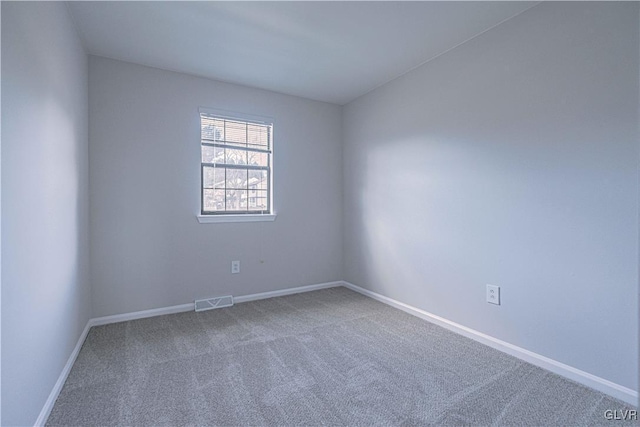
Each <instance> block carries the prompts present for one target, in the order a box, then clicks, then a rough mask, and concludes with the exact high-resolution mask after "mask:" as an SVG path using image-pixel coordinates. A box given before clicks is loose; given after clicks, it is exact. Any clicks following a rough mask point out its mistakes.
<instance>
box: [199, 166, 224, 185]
mask: <svg viewBox="0 0 640 427" xmlns="http://www.w3.org/2000/svg"><path fill="white" fill-rule="evenodd" d="M224 181H225V169H224V168H214V167H213V166H204V167H203V168H202V186H203V188H224V184H225V182H224Z"/></svg>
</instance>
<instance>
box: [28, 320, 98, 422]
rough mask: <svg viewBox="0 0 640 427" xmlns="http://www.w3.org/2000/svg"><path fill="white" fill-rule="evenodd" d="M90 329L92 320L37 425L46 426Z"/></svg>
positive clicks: (54, 388)
mask: <svg viewBox="0 0 640 427" xmlns="http://www.w3.org/2000/svg"><path fill="white" fill-rule="evenodd" d="M89 329H91V320H89V321H88V322H87V326H85V327H84V330H83V331H82V333H81V334H80V338H78V342H77V343H76V346H75V347H74V349H73V351H72V352H71V355H70V356H69V359H67V363H66V364H65V365H64V368H62V372H61V373H60V376H59V377H58V381H56V384H55V385H54V386H53V390H51V393H49V397H48V398H47V401H46V402H45V403H44V406H43V408H42V410H41V411H40V415H38V419H37V420H36V423H35V425H36V426H44V424H45V423H46V422H47V418H49V414H51V410H52V409H53V405H54V404H55V403H56V399H58V395H59V394H60V391H61V390H62V386H64V383H65V381H67V377H68V376H69V372H71V368H72V367H73V364H74V363H75V361H76V358H77V357H78V353H80V349H81V348H82V344H84V340H85V338H87V334H88V333H89Z"/></svg>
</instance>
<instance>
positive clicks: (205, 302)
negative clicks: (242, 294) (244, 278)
mask: <svg viewBox="0 0 640 427" xmlns="http://www.w3.org/2000/svg"><path fill="white" fill-rule="evenodd" d="M232 305H233V296H231V295H228V296H224V297H216V298H207V299H197V300H196V311H205V310H213V309H214V308H222V307H231V306H232Z"/></svg>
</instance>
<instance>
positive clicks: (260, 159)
mask: <svg viewBox="0 0 640 427" xmlns="http://www.w3.org/2000/svg"><path fill="white" fill-rule="evenodd" d="M200 124H201V128H200V131H201V139H202V142H203V145H201V161H202V163H203V165H202V210H203V212H210V213H214V212H221V213H223V212H247V211H266V210H267V207H268V206H269V205H270V199H269V197H270V182H269V181H270V180H269V177H270V168H271V165H270V163H271V154H270V153H269V152H258V151H251V150H252V149H253V150H264V151H268V150H270V149H271V147H270V145H271V131H272V128H271V125H264V124H257V123H247V122H245V121H242V120H229V119H223V118H216V117H211V116H209V115H208V114H206V113H202V114H201V115H200ZM207 144H220V146H219V147H214V146H212V145H207ZM243 148H244V149H243ZM209 164H211V166H209ZM214 165H215V166H214ZM243 165H251V166H254V167H259V168H264V170H262V169H260V170H254V169H247V168H245V167H244V166H243ZM236 167H241V168H243V169H236Z"/></svg>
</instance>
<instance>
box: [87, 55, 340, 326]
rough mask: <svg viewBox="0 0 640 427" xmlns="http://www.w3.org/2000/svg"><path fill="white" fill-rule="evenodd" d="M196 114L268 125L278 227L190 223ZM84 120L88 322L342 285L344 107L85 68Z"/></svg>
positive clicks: (133, 71) (195, 198)
mask: <svg viewBox="0 0 640 427" xmlns="http://www.w3.org/2000/svg"><path fill="white" fill-rule="evenodd" d="M198 107H209V108H214V109H224V110H230V111H237V112H242V113H246V114H252V115H260V116H269V117H272V118H274V119H275V127H274V135H275V138H274V170H275V172H274V191H275V202H274V206H275V209H276V212H277V214H278V217H277V219H276V220H275V222H258V223H223V224H199V223H198V222H197V220H196V214H197V213H198V212H199V209H200V163H199V162H200V140H199V137H200V136H199V129H200V128H199V126H200V125H199V114H198ZM89 112H90V123H89V139H90V148H89V158H90V163H91V170H90V187H91V210H90V212H91V261H92V286H93V309H94V315H95V316H104V315H111V314H117V313H126V312H131V311H137V310H144V309H150V308H156V307H165V306H170V305H175V304H182V303H188V302H192V301H193V300H194V299H195V298H202V297H209V296H215V295H226V294H233V295H236V296H238V295H246V294H251V293H256V292H265V291H272V290H277V289H284V288H289V287H296V286H301V285H307V284H315V283H321V282H328V281H334V280H339V279H341V278H342V268H341V266H342V238H341V233H340V232H341V226H340V224H341V222H342V186H341V183H342V148H341V135H340V120H341V107H339V106H336V105H331V104H325V103H321V102H314V101H308V100H304V99H301V98H296V97H292V96H285V95H279V94H275V93H272V92H267V91H263V90H257V89H251V88H247V87H242V86H236V85H232V84H226V83H221V82H216V81H212V80H207V79H202V78H197V77H192V76H188V75H185V74H180V73H174V72H170V71H163V70H159V69H154V68H148V67H144V66H139V65H134V64H130V63H125V62H120V61H115V60H111V59H105V58H99V57H93V56H90V59H89ZM234 259H239V260H240V261H241V272H240V274H234V275H232V274H231V271H230V270H231V260H234Z"/></svg>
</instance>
